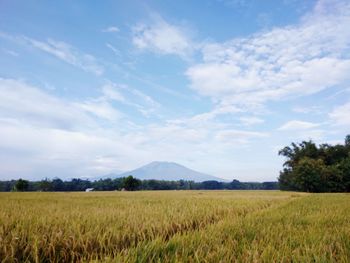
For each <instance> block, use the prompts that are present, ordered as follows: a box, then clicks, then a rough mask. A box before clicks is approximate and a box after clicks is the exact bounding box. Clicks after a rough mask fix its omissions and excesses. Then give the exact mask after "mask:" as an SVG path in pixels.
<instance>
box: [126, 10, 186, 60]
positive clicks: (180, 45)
mask: <svg viewBox="0 0 350 263" xmlns="http://www.w3.org/2000/svg"><path fill="white" fill-rule="evenodd" d="M132 42H133V44H134V45H135V46H136V47H137V48H139V49H141V50H150V51H153V52H156V53H160V54H175V55H179V56H182V57H186V56H188V55H189V54H190V53H191V51H192V43H191V40H190V39H189V37H188V36H187V34H186V33H185V31H184V30H183V29H182V28H180V27H178V26H175V25H171V24H169V23H167V22H166V21H165V20H164V19H163V18H161V17H159V16H157V17H155V18H154V21H153V23H152V24H150V25H147V24H138V25H137V26H134V27H133V38H132Z"/></svg>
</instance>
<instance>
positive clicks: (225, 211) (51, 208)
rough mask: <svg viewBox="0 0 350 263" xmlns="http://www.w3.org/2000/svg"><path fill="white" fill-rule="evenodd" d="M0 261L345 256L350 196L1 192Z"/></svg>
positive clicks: (349, 249)
mask: <svg viewBox="0 0 350 263" xmlns="http://www.w3.org/2000/svg"><path fill="white" fill-rule="evenodd" d="M0 259H1V262H91V261H92V262H291V261H293V262H311V261H312V262H350V195H349V194H306V193H295V192H280V191H140V192H90V193H85V192H84V193H83V192H79V193H44V192H38V193H0Z"/></svg>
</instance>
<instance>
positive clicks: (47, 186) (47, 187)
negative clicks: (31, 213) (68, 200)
mask: <svg viewBox="0 0 350 263" xmlns="http://www.w3.org/2000/svg"><path fill="white" fill-rule="evenodd" d="M52 186H53V185H52V183H51V182H50V181H49V180H48V179H47V178H46V179H44V180H42V181H40V182H39V189H40V190H41V191H44V192H47V191H52Z"/></svg>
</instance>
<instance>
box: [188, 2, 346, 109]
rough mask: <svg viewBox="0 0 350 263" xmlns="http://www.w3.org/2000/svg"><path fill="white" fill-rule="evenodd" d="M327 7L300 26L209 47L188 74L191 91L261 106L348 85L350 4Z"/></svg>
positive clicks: (319, 7) (204, 46) (229, 101)
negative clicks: (272, 101)
mask: <svg viewBox="0 0 350 263" xmlns="http://www.w3.org/2000/svg"><path fill="white" fill-rule="evenodd" d="M325 5H326V4H324V3H323V4H322V3H320V4H319V5H318V6H317V7H316V8H315V10H314V11H313V13H311V14H309V15H307V16H305V17H304V18H303V19H302V21H301V22H300V23H299V24H298V25H296V26H288V27H283V28H274V29H272V30H270V31H268V32H263V33H258V34H255V35H252V36H249V37H247V38H238V39H233V40H231V41H227V42H225V43H209V44H205V45H203V47H202V50H201V51H202V62H200V63H197V64H195V65H193V66H191V67H190V68H189V69H188V70H187V72H186V75H187V77H188V78H189V80H190V82H191V84H190V86H191V88H192V89H194V90H196V91H198V92H199V93H200V94H202V95H205V96H209V97H211V98H213V99H215V100H218V101H222V102H225V103H227V104H229V103H231V104H233V105H249V104H252V105H257V104H264V103H265V102H267V101H271V100H274V101H277V100H281V99H286V98H291V97H298V96H306V95H311V94H315V93H317V92H319V91H322V90H324V89H327V88H332V87H334V86H339V85H342V84H344V83H345V82H346V81H347V80H349V79H350V76H349V74H348V72H349V71H350V57H349V55H348V54H349V51H350V31H349V27H350V4H349V3H347V4H343V5H335V6H334V7H332V10H330V11H329V10H328V9H327V10H328V11H327V12H325V11H320V10H323V9H322V8H321V7H323V6H325ZM324 8H326V7H324ZM328 8H330V7H328Z"/></svg>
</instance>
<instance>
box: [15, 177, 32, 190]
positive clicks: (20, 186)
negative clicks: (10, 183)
mask: <svg viewBox="0 0 350 263" xmlns="http://www.w3.org/2000/svg"><path fill="white" fill-rule="evenodd" d="M28 188H29V182H28V181H27V180H23V179H21V178H20V179H18V180H17V181H16V184H15V187H14V190H15V191H18V192H24V191H27V190H28Z"/></svg>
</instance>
